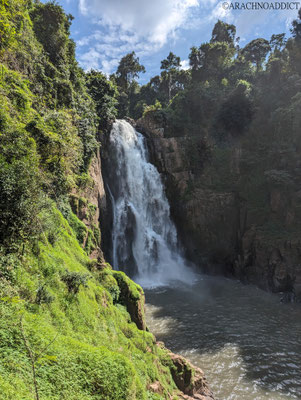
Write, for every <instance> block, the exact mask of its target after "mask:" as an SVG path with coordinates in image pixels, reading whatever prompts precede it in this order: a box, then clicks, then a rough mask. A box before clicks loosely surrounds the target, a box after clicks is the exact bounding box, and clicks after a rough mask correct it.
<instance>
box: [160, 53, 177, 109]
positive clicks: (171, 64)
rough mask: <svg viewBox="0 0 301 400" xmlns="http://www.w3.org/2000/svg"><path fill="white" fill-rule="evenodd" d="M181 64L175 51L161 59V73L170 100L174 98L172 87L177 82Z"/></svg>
mask: <svg viewBox="0 0 301 400" xmlns="http://www.w3.org/2000/svg"><path fill="white" fill-rule="evenodd" d="M180 66H181V59H180V57H177V56H176V55H175V54H174V53H172V52H170V53H169V54H168V56H167V58H166V59H165V60H162V61H161V67H160V68H161V69H162V70H163V72H162V73H161V77H162V83H163V87H164V86H165V87H166V88H167V93H168V101H170V100H171V98H172V89H173V88H174V86H175V85H176V83H177V78H178V76H179V73H178V72H179V69H180Z"/></svg>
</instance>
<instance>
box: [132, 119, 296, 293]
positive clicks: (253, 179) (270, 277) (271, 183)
mask: <svg viewBox="0 0 301 400" xmlns="http://www.w3.org/2000/svg"><path fill="white" fill-rule="evenodd" d="M137 129H138V130H140V131H141V132H142V133H144V135H145V136H146V138H147V142H148V147H149V151H150V157H151V159H152V162H153V163H154V164H155V165H156V166H157V168H158V169H159V171H160V172H161V173H162V174H163V176H164V180H165V185H166V191H167V196H168V198H169V201H170V204H171V213H172V217H173V219H174V221H175V223H176V224H177V227H178V231H179V235H180V239H181V241H182V243H183V245H184V247H185V249H186V252H187V256H188V257H189V258H190V259H191V260H192V261H193V262H195V263H196V264H198V265H200V266H201V267H202V268H203V270H204V271H206V272H208V273H222V274H224V275H232V276H235V277H237V278H239V279H241V280H242V281H244V282H250V283H254V284H256V285H258V286H259V287H261V288H263V289H266V290H271V291H273V292H284V296H283V298H284V300H289V301H291V300H292V299H294V300H298V301H300V300H301V252H300V250H301V249H300V244H301V229H300V221H299V218H298V217H299V215H300V210H301V196H300V190H299V189H298V187H299V185H298V182H300V179H299V178H300V173H299V167H300V166H299V164H300V162H299V161H298V154H296V152H294V153H293V154H292V153H282V154H279V153H277V152H274V153H273V150H272V149H271V148H268V147H264V143H261V144H260V145H259V144H258V143H256V138H253V142H251V141H247V140H245V139H244V138H241V139H238V140H236V141H233V142H232V143H228V144H227V145H225V144H223V145H216V144H214V143H211V154H210V157H207V154H206V153H205V154H204V151H202V147H201V145H200V143H199V142H198V140H199V139H198V138H197V137H193V136H187V134H186V135H185V136H184V135H183V136H179V135H178V134H177V136H175V135H173V134H172V133H171V132H170V130H168V129H166V127H164V126H162V124H161V123H157V122H156V121H155V119H154V118H153V116H152V114H148V115H146V116H145V117H144V118H142V119H140V120H139V121H138V122H137ZM254 142H255V145H254ZM265 152H266V153H265ZM204 157H205V160H204ZM298 190H299V191H298Z"/></svg>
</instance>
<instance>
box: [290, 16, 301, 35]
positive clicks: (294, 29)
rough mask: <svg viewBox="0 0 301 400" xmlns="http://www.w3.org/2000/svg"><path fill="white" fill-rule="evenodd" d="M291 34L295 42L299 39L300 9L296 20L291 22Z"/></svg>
mask: <svg viewBox="0 0 301 400" xmlns="http://www.w3.org/2000/svg"><path fill="white" fill-rule="evenodd" d="M292 26H293V27H292V28H291V33H292V35H293V37H294V38H295V39H297V40H300V39H301V8H300V10H299V12H298V18H297V19H295V20H294V21H293V22H292Z"/></svg>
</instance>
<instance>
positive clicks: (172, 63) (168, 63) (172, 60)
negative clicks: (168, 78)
mask: <svg viewBox="0 0 301 400" xmlns="http://www.w3.org/2000/svg"><path fill="white" fill-rule="evenodd" d="M180 66H181V59H180V57H177V56H176V55H175V54H174V53H172V52H170V53H169V54H168V56H167V58H166V59H165V60H162V61H161V67H160V68H161V69H163V70H165V71H167V72H171V71H172V70H179V69H180Z"/></svg>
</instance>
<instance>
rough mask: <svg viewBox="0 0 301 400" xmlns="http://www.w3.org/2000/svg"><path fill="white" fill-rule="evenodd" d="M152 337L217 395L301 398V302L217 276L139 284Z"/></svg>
mask: <svg viewBox="0 0 301 400" xmlns="http://www.w3.org/2000/svg"><path fill="white" fill-rule="evenodd" d="M146 301H147V322H148V326H149V328H150V330H151V331H152V332H153V333H154V334H155V336H156V337H157V340H162V341H164V342H165V344H166V346H167V347H168V348H170V349H171V350H172V351H174V352H176V353H179V354H182V355H184V356H185V357H187V358H188V359H189V360H190V361H191V362H192V363H193V364H195V365H197V366H199V367H201V368H202V369H203V370H204V371H205V374H206V376H207V379H208V381H209V383H210V386H211V388H212V390H213V391H214V393H215V395H216V397H217V398H218V399H219V400H267V399H269V400H284V399H298V400H300V399H301V305H300V304H299V305H296V304H281V303H280V297H279V296H276V295H272V294H269V293H266V292H263V291H261V290H259V289H257V288H255V287H253V286H244V285H242V284H241V283H239V282H236V281H231V280H226V279H223V278H210V277H204V278H201V280H200V281H199V282H197V283H196V284H195V285H194V286H192V287H184V286H182V287H174V288H160V289H153V290H146Z"/></svg>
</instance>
